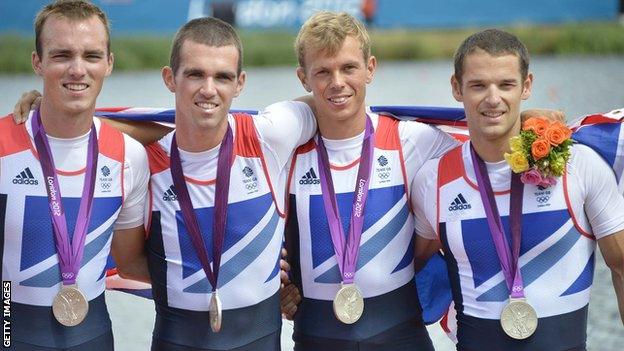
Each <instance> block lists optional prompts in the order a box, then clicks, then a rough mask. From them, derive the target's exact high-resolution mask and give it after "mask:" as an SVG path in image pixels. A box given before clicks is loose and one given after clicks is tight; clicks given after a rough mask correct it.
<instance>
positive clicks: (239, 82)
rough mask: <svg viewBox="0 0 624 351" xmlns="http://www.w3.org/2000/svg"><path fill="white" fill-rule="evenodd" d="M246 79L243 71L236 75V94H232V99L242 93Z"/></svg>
mask: <svg viewBox="0 0 624 351" xmlns="http://www.w3.org/2000/svg"><path fill="white" fill-rule="evenodd" d="M246 79H247V73H246V72H245V71H241V73H240V74H239V75H238V78H237V79H236V93H235V94H234V97H238V95H240V93H241V91H243V88H244V87H245V81H246Z"/></svg>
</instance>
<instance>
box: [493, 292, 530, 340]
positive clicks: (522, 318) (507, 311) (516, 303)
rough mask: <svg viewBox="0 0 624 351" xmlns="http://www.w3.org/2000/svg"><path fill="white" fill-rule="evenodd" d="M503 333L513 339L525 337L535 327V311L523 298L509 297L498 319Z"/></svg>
mask: <svg viewBox="0 0 624 351" xmlns="http://www.w3.org/2000/svg"><path fill="white" fill-rule="evenodd" d="M500 323H501V326H502V327H503V331H505V334H507V335H509V336H510V337H512V338H514V339H519V340H521V339H526V338H528V337H529V336H531V335H533V333H535V330H536V329H537V313H535V310H534V309H533V307H532V306H531V305H530V304H529V303H528V302H526V300H525V299H514V298H510V299H509V303H508V304H507V306H505V308H503V312H502V313H501V319H500Z"/></svg>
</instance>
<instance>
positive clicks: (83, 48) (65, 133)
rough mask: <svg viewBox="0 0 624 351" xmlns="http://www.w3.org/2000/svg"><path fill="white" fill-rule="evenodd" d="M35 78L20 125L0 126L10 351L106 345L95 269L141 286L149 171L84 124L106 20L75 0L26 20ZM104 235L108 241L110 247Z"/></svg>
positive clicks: (129, 150)
mask: <svg viewBox="0 0 624 351" xmlns="http://www.w3.org/2000/svg"><path fill="white" fill-rule="evenodd" d="M35 32H36V35H35V45H36V50H35V52H33V54H32V66H33V68H34V70H35V72H36V73H37V75H39V76H40V77H41V78H42V79H43V98H42V100H41V106H40V108H39V109H37V110H36V111H34V112H33V113H31V114H30V116H29V118H28V120H27V121H26V123H25V124H21V125H15V124H14V123H13V120H12V118H11V117H10V116H8V117H5V118H2V119H0V133H1V136H0V218H1V219H2V220H1V221H0V255H1V260H2V280H3V281H11V282H12V285H11V287H12V305H11V317H12V318H11V323H12V332H13V334H12V347H11V349H12V350H89V351H95V350H112V349H113V337H112V333H111V322H110V319H109V317H108V312H107V310H106V304H105V301H104V279H103V277H104V268H105V265H106V261H107V257H108V254H109V252H110V251H111V247H112V252H113V256H114V258H115V260H116V261H117V265H118V267H119V269H120V274H122V275H123V276H125V277H130V278H134V279H139V280H144V281H146V280H148V275H147V265H146V261H145V254H144V252H143V248H144V230H143V209H144V206H145V198H146V193H147V181H148V168H147V157H146V155H145V151H144V149H143V148H142V147H141V145H140V144H138V143H137V142H136V141H134V140H132V139H130V138H129V137H127V136H125V135H123V134H121V133H120V132H118V131H116V130H114V129H112V128H110V127H109V126H107V125H106V124H103V123H101V122H100V121H99V120H98V119H96V118H94V117H93V114H94V111H95V101H96V98H97V96H98V94H99V93H100V90H101V88H102V84H103V82H104V79H105V77H106V76H108V75H109V74H110V73H111V70H112V68H113V55H112V53H111V52H110V50H109V31H108V22H107V19H106V16H105V15H104V13H103V12H102V11H101V10H100V9H99V8H97V7H96V6H93V5H92V4H90V3H88V2H86V1H57V2H54V3H52V4H50V5H48V6H46V7H45V8H44V9H43V10H42V11H41V12H40V13H39V14H38V15H37V18H36V20H35ZM111 235H112V240H111Z"/></svg>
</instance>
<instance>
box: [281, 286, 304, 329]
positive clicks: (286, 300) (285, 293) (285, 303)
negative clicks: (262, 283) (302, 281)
mask: <svg viewBox="0 0 624 351" xmlns="http://www.w3.org/2000/svg"><path fill="white" fill-rule="evenodd" d="M300 302H301V294H300V293H299V289H297V286H296V285H295V284H292V283H291V284H288V285H285V286H282V288H281V289H280V310H281V311H282V317H283V318H286V319H287V320H289V321H291V320H293V318H294V317H295V313H297V305H299V303H300Z"/></svg>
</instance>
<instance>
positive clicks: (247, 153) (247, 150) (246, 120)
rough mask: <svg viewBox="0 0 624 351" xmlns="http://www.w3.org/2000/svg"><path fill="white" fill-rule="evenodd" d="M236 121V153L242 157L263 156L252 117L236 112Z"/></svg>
mask: <svg viewBox="0 0 624 351" xmlns="http://www.w3.org/2000/svg"><path fill="white" fill-rule="evenodd" d="M234 122H235V123H236V137H235V138H234V154H236V155H239V156H242V157H262V149H260V142H259V141H258V134H257V133H256V127H255V126H254V124H253V120H252V117H251V116H250V115H248V114H244V113H235V114H234Z"/></svg>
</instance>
